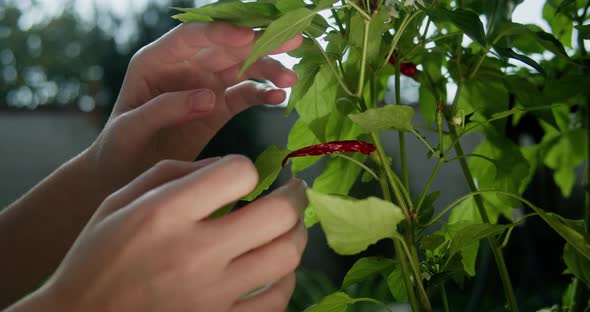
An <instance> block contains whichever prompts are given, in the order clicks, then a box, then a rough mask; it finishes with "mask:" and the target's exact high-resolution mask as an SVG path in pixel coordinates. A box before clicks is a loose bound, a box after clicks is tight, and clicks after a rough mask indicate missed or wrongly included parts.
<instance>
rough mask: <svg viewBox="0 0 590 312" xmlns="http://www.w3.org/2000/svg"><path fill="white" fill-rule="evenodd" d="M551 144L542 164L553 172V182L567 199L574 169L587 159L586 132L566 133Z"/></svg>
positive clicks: (573, 180)
mask: <svg viewBox="0 0 590 312" xmlns="http://www.w3.org/2000/svg"><path fill="white" fill-rule="evenodd" d="M551 142H552V143H553V144H551V145H550V147H549V148H548V149H547V152H546V153H545V155H544V159H543V162H544V163H545V164H546V165H547V166H548V167H549V168H551V169H553V170H554V171H555V172H554V178H555V182H556V183H557V185H559V188H560V189H561V193H562V194H563V195H564V196H566V197H568V196H570V195H571V192H572V189H573V186H574V183H575V179H576V173H575V168H576V167H577V166H579V165H580V164H582V163H583V162H584V161H585V160H587V159H588V148H587V146H588V145H587V144H588V132H587V131H586V129H583V128H579V129H574V130H570V131H566V132H565V133H562V134H561V135H559V137H558V138H557V139H556V140H552V141H551Z"/></svg>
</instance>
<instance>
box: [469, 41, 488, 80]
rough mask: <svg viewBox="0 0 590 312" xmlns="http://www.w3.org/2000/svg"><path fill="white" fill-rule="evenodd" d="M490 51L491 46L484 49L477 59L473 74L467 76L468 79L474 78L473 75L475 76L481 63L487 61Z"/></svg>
mask: <svg viewBox="0 0 590 312" xmlns="http://www.w3.org/2000/svg"><path fill="white" fill-rule="evenodd" d="M488 52H489V48H488V47H485V48H484V49H483V54H482V55H481V57H480V58H479V60H477V63H476V64H475V67H473V70H472V71H471V74H470V75H469V76H468V77H467V80H471V79H473V77H475V75H476V74H477V72H478V71H479V68H480V67H481V64H483V61H485V59H486V56H487V55H488Z"/></svg>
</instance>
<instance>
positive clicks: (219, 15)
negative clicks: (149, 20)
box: [173, 1, 280, 28]
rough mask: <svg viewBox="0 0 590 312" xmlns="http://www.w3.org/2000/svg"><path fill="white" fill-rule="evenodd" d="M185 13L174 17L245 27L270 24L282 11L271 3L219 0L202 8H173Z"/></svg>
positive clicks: (188, 20)
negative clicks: (224, 0)
mask: <svg viewBox="0 0 590 312" xmlns="http://www.w3.org/2000/svg"><path fill="white" fill-rule="evenodd" d="M173 9H176V10H179V11H182V12H185V13H181V14H177V15H174V16H173V18H175V19H178V20H180V21H182V22H211V21H223V22H229V23H232V24H236V25H240V26H244V27H251V28H252V27H261V26H266V25H268V24H270V23H271V22H272V21H273V20H274V19H276V18H277V17H278V16H279V14H280V12H279V11H278V10H277V9H276V8H275V6H274V5H272V4H270V3H263V2H240V1H235V2H217V3H212V4H209V5H205V6H202V7H200V8H173Z"/></svg>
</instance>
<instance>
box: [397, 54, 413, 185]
mask: <svg viewBox="0 0 590 312" xmlns="http://www.w3.org/2000/svg"><path fill="white" fill-rule="evenodd" d="M398 59H399V57H398ZM400 64H401V62H400V61H399V60H398V61H397V62H395V104H396V105H402V100H401V83H400V76H401V73H400V66H401V65H400ZM398 137H399V154H400V158H401V161H402V177H403V181H404V186H405V187H406V189H407V190H409V189H410V178H409V174H408V157H407V153H406V137H405V133H404V131H402V130H399V131H398Z"/></svg>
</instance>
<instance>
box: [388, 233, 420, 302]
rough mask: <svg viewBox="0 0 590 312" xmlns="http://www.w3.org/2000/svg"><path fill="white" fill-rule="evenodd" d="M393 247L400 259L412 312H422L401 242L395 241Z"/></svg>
mask: <svg viewBox="0 0 590 312" xmlns="http://www.w3.org/2000/svg"><path fill="white" fill-rule="evenodd" d="M393 246H394V248H395V254H396V255H397V257H398V258H399V265H400V269H401V271H402V278H403V280H404V285H405V286H406V290H407V292H408V299H409V300H410V306H411V307H412V311H422V310H421V309H420V305H419V304H418V299H416V293H415V291H414V285H412V281H411V280H410V270H409V268H408V262H407V259H406V256H405V255H404V252H403V251H402V250H403V248H402V246H401V243H400V241H399V240H397V239H394V240H393Z"/></svg>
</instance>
